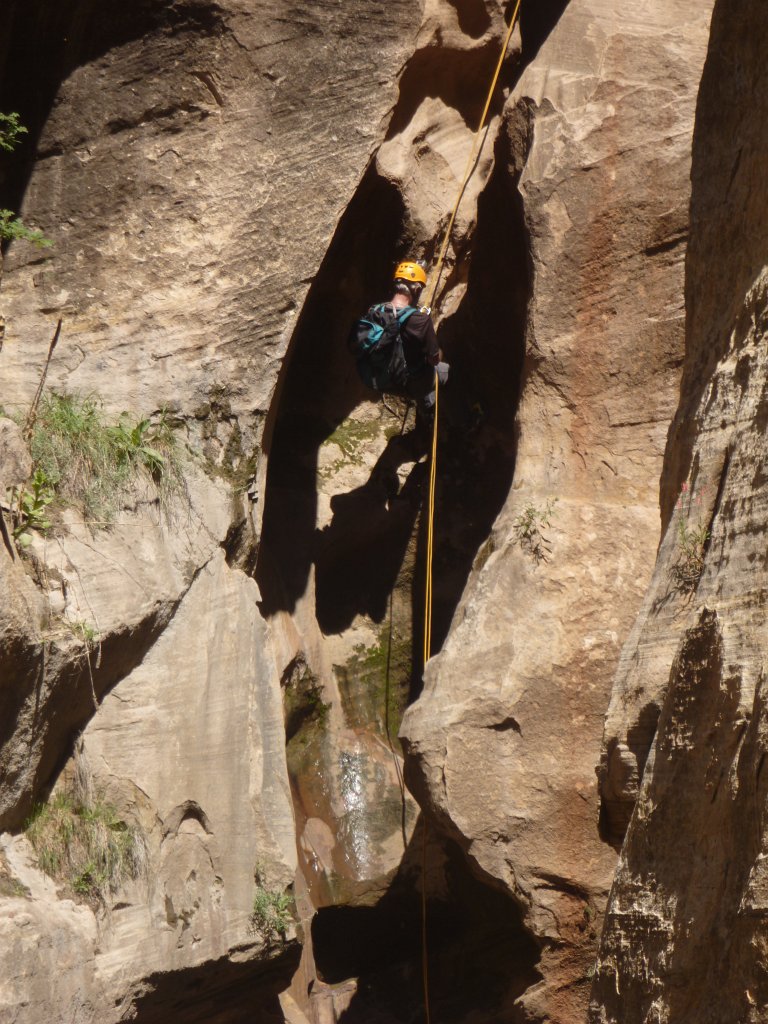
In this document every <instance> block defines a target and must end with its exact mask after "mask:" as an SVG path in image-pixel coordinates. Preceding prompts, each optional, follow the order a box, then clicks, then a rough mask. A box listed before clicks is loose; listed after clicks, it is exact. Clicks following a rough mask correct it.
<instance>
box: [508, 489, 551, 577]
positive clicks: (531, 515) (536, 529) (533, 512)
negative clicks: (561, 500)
mask: <svg viewBox="0 0 768 1024" xmlns="http://www.w3.org/2000/svg"><path fill="white" fill-rule="evenodd" d="M556 504H557V498H548V499H547V501H546V503H545V504H544V505H543V506H539V505H534V504H533V502H529V503H528V504H527V505H525V506H524V508H523V509H522V511H520V512H519V513H518V514H517V516H516V517H515V519H514V521H513V523H512V529H513V531H514V535H515V539H516V540H517V542H518V543H519V545H520V547H521V548H522V549H523V551H526V552H527V553H528V554H529V555H530V556H531V557H532V558H533V560H534V561H535V562H542V561H546V560H547V556H548V554H549V551H550V544H549V541H548V539H547V537H546V536H545V534H544V531H545V530H548V529H549V527H550V526H551V525H552V518H553V516H554V515H555V505H556Z"/></svg>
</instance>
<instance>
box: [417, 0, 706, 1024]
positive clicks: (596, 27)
mask: <svg viewBox="0 0 768 1024" xmlns="http://www.w3.org/2000/svg"><path fill="white" fill-rule="evenodd" d="M709 13H710V8H709V6H708V5H704V6H702V5H701V4H697V3H691V2H679V3H671V4H670V3H660V2H659V3H654V4H652V5H651V7H650V8H648V7H647V6H644V7H643V8H642V10H641V9H640V6H639V5H638V6H637V9H632V10H627V9H622V11H621V12H618V11H617V10H616V9H615V8H614V6H613V5H611V4H609V3H587V2H579V0H574V2H572V3H571V4H570V5H569V6H568V8H567V9H566V11H565V12H564V14H563V16H562V18H561V19H560V21H559V22H558V24H557V27H556V29H555V30H554V32H553V33H552V35H551V36H550V37H549V39H548V40H547V41H546V43H545V44H544V45H543V47H542V48H541V50H540V52H539V54H538V56H537V58H536V60H535V61H534V62H533V63H532V64H531V65H530V66H529V67H528V69H527V70H526V72H525V74H524V75H523V78H522V79H521V81H520V83H519V84H518V85H517V86H516V88H515V90H514V93H513V95H512V96H511V97H510V99H509V100H508V103H507V107H506V110H505V115H504V119H505V125H506V135H507V142H506V148H505V149H504V150H502V152H501V158H502V159H505V160H506V163H507V166H508V168H509V174H510V175H517V174H519V176H520V177H519V191H520V194H521V196H522V202H523V208H524V215H525V224H526V227H527V230H528V233H529V239H530V255H531V260H532V280H531V292H530V298H529V302H528V309H527V327H526V355H525V363H524V366H523V379H522V388H521V394H520V404H519V409H518V413H517V433H518V438H519V442H518V451H517V459H516V464H515V471H514V479H513V483H512V489H511V492H510V495H509V497H508V499H507V501H506V503H505V505H504V508H503V510H502V512H501V514H500V515H499V517H498V519H497V521H496V524H495V526H494V530H493V534H492V538H491V541H490V543H489V544H488V545H487V546H486V548H485V549H484V551H483V556H482V558H481V559H478V562H477V563H476V568H475V571H474V573H473V575H472V577H471V578H470V581H469V583H468V585H467V588H466V590H465V592H464V596H463V599H462V602H461V605H460V606H459V609H458V611H457V613H456V615H455V617H454V619H453V623H452V626H451V630H450V633H449V636H448V639H447V641H446V644H445V647H444V650H443V652H442V653H441V654H440V655H439V656H438V657H437V658H435V659H434V660H433V662H432V663H431V664H430V666H429V668H428V670H427V673H426V686H425V692H424V694H423V695H422V696H421V698H420V699H419V700H418V701H417V703H416V704H415V705H414V706H413V707H411V708H410V709H409V710H408V712H407V713H406V716H405V720H404V724H403V731H402V735H403V737H404V740H405V744H406V750H407V758H406V765H407V778H408V780H409V783H410V785H411V786H412V788H413V790H414V792H415V793H416V794H417V796H418V798H419V800H420V801H421V802H422V803H423V804H424V805H425V806H426V807H427V808H429V810H430V812H431V814H432V815H433V816H434V818H435V820H436V821H437V822H438V823H439V824H440V827H442V828H443V829H445V830H446V831H448V832H449V833H450V834H451V835H453V836H455V837H456V838H457V839H458V841H459V843H460V844H461V845H462V847H463V848H464V849H465V850H466V851H467V854H468V856H469V858H470V860H471V861H472V862H473V863H474V864H475V866H476V870H477V871H478V873H480V874H481V875H482V876H483V877H487V878H492V879H494V880H495V881H496V882H497V883H498V882H501V883H503V884H504V886H505V887H506V888H507V890H508V891H509V892H511V893H513V894H514V896H515V898H516V899H517V900H518V902H519V904H520V905H521V906H522V907H523V910H524V916H525V923H526V925H527V926H528V927H529V928H530V930H531V932H532V933H533V935H534V936H535V937H536V938H537V940H538V942H539V943H540V944H541V947H542V956H541V961H540V963H539V965H538V970H539V971H540V972H541V977H542V980H541V982H540V983H539V984H538V985H536V986H534V987H532V988H530V989H528V990H527V991H526V992H525V994H524V995H523V996H522V997H521V999H520V1002H521V1004H522V1005H523V1006H524V1007H525V1012H526V1013H527V1014H528V1015H530V1017H531V1019H548V1020H558V1021H571V1020H576V1019H580V1018H582V1017H583V1015H584V1013H585V1010H586V1002H587V996H588V990H589V977H590V976H591V968H590V963H591V960H592V958H593V956H594V949H595V946H596V941H597V934H598V929H599V917H600V914H601V913H602V908H603V906H604V902H605V899H606V896H607V891H608V888H609V886H610V883H611V879H612V874H613V869H614V864H615V854H614V853H613V851H612V850H611V849H610V847H609V846H607V845H605V844H604V843H603V842H602V841H601V838H600V836H599V834H598V829H597V816H598V806H597V800H596V790H595V777H594V771H595V765H596V763H597V761H598V758H599V745H600V737H601V732H602V724H603V714H604V711H605V708H606V706H607V703H608V698H609V694H610V687H611V680H612V677H613V674H614V672H615V669H616V665H617V661H618V658H619V653H620V650H621V645H622V643H623V642H624V640H625V638H626V636H627V634H628V632H629V630H630V627H631V624H632V621H633V617H634V615H635V613H636V611H637V608H638V607H639V605H640V602H641V599H642V594H643V591H644V587H645V584H646V582H647V580H648V579H649V577H650V573H651V569H652V565H653V559H654V555H655V549H656V545H657V542H658V479H659V473H660V469H661V462H662V455H663V450H664V441H665V437H666V432H667V428H668V424H669V421H670V418H671V416H672V414H673V412H674V408H675V404H676V401H677V387H678V382H679V367H680V363H681V359H682V353H683V318H684V309H683V257H684V252H685V241H686V237H687V231H688V203H689V196H690V184H689V169H690V147H691V137H692V129H693V116H694V105H695V98H696V93H697V88H698V82H699V78H700V75H701V68H702V65H703V61H704V56H705V48H706V40H707V31H708V22H709ZM498 158H499V157H497V159H498ZM510 398H512V396H510Z"/></svg>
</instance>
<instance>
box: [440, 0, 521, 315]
mask: <svg viewBox="0 0 768 1024" xmlns="http://www.w3.org/2000/svg"><path fill="white" fill-rule="evenodd" d="M520 3H521V0H517V3H516V4H515V9H514V11H513V12H512V20H511V21H510V23H509V28H508V29H507V35H506V37H505V39H504V46H503V47H502V49H501V53H500V54H499V62H498V64H497V65H496V71H495V73H494V76H493V80H492V81H491V87H490V89H489V90H488V97H487V99H486V101H485V106H484V107H483V113H482V115H481V117H480V123H479V124H478V126H477V131H476V132H475V138H474V141H473V143H472V149H471V151H470V154H469V157H468V158H467V166H466V167H465V168H464V174H463V175H462V179H461V185H460V186H459V191H458V195H457V196H456V202H455V203H454V206H453V210H452V211H451V218H450V220H449V221H448V227H447V228H446V231H445V236H444V238H443V244H442V245H441V246H440V255H439V256H438V257H437V263H436V264H435V270H434V278H433V280H434V284H433V285H432V289H431V291H430V293H429V301H428V302H427V305H428V306H432V305H434V302H435V296H436V295H437V286H438V284H439V283H440V274H441V273H442V269H443V263H444V261H445V254H446V253H447V251H448V243H449V241H450V239H451V232H452V231H453V224H454V221H455V220H456V214H457V213H458V212H459V205H460V204H461V200H462V198H463V196H464V190H465V189H466V187H467V183H468V182H469V179H470V177H471V176H472V170H473V164H474V161H475V159H476V157H477V148H478V143H479V141H480V133H481V132H482V130H483V126H484V125H485V118H486V115H487V114H488V110H489V108H490V106H491V100H492V99H493V91H494V89H495V88H496V83H497V82H498V80H499V75H500V73H501V66H502V64H503V63H504V58H505V56H506V55H507V49H508V47H509V41H510V39H511V38H512V33H513V31H514V29H515V24H516V23H517V18H518V15H519V14H520Z"/></svg>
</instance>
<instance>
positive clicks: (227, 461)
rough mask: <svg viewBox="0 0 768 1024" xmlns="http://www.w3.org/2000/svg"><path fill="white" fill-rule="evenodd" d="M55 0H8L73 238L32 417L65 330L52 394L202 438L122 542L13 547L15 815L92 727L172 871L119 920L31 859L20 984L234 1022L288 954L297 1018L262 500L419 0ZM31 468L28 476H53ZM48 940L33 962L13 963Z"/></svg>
mask: <svg viewBox="0 0 768 1024" xmlns="http://www.w3.org/2000/svg"><path fill="white" fill-rule="evenodd" d="M49 6H50V5H46V4H44V3H42V2H41V3H37V2H33V3H31V4H29V3H26V2H24V3H21V2H19V3H16V2H15V0H14V2H11V3H9V4H5V5H4V6H3V10H2V12H0V37H1V39H2V42H0V95H1V96H2V102H1V103H0V109H2V110H18V111H19V112H20V114H21V119H22V121H23V122H25V123H26V124H27V125H28V127H29V128H30V134H29V136H28V137H27V139H26V146H25V148H24V149H23V150H21V152H20V154H19V155H18V157H14V158H13V159H11V158H8V159H6V160H5V162H4V163H3V164H2V166H0V187H2V189H3V195H4V197H5V198H4V201H3V204H2V205H3V206H6V205H7V206H13V207H14V208H16V209H20V212H21V213H22V215H23V217H24V219H25V222H26V223H28V224H30V225H34V226H37V227H39V228H41V229H42V230H43V231H44V232H45V234H46V235H47V236H49V237H50V238H51V239H52V240H53V242H54V245H53V247H52V248H51V249H48V250H40V251H38V250H35V249H32V248H31V247H26V248H25V247H24V246H23V245H14V246H12V247H11V249H10V250H9V251H8V252H7V254H6V256H5V260H4V267H3V272H4V274H3V280H2V285H3V292H2V306H3V323H4V326H5V328H6V329H5V334H4V347H3V351H2V360H3V362H2V373H3V382H4V393H3V401H4V403H5V409H6V411H8V412H11V411H13V412H18V413H21V414H22V415H24V414H25V413H26V410H27V408H28V405H29V402H30V401H31V398H32V395H33V393H34V389H35V388H36V386H37V383H38V380H39V377H40V373H41V370H42V367H43V363H44V359H45V353H46V351H47V346H48V342H49V340H50V337H51V334H52V331H53V327H54V326H55V323H56V320H57V318H59V317H61V318H62V319H63V322H64V326H63V332H62V337H61V341H60V343H59V346H58V348H57V350H56V353H55V356H54V358H53V360H52V362H51V365H50V368H49V373H48V381H47V386H48V388H49V389H51V390H55V391H67V392H75V393H80V394H92V395H94V396H97V397H98V398H99V399H100V400H102V401H103V403H104V407H105V410H106V412H107V414H108V415H114V416H116V415H118V414H119V413H120V412H122V410H124V409H128V410H130V412H131V415H132V416H136V417H138V416H140V415H142V414H149V413H151V412H152V411H153V410H162V409H166V410H168V412H169V414H170V415H171V416H172V419H173V423H174V428H175V429H176V430H177V432H178V436H179V438H180V440H181V444H182V447H184V446H187V445H188V447H189V448H190V449H191V454H190V457H189V460H188V461H187V463H186V466H185V473H186V490H187V493H186V494H185V495H184V497H183V499H180V500H179V502H178V504H177V506H176V507H175V508H174V509H173V511H172V515H171V516H170V517H167V516H165V515H164V514H161V513H160V511H159V508H158V505H157V501H156V495H154V493H153V491H152V488H151V487H150V488H149V490H148V493H147V494H146V495H138V496H137V498H136V502H135V505H134V507H132V508H131V509H126V510H123V512H122V513H121V514H120V515H119V516H118V518H117V520H116V522H115V525H114V526H113V527H112V528H111V529H110V530H109V531H108V532H105V531H101V530H98V529H97V530H95V531H93V530H91V529H90V528H89V527H87V526H84V525H83V524H82V523H81V522H80V521H79V519H78V516H77V515H76V514H75V513H74V512H72V513H71V514H70V513H67V514H66V517H65V518H66V523H65V528H63V529H62V530H60V531H58V533H57V534H56V535H55V536H53V537H49V538H47V539H45V540H44V541H43V540H42V539H41V538H37V539H36V540H35V543H34V544H33V546H32V549H31V551H30V552H29V555H30V557H29V558H28V559H27V560H26V561H25V562H23V563H22V562H21V560H19V559H17V560H16V561H12V560H11V557H10V555H9V554H7V553H6V551H5V550H4V549H3V550H2V552H0V554H2V562H1V563H0V578H2V581H3V585H4V592H5V593H6V594H7V595H8V596H7V598H6V600H5V601H4V603H3V610H2V612H0V635H2V641H3V642H2V647H1V648H0V671H1V672H2V681H3V687H2V697H1V698H0V699H1V701H2V711H3V715H2V722H3V725H2V730H3V734H2V739H3V746H2V752H1V754H0V756H1V758H2V768H3V772H4V785H3V789H2V804H1V805H0V815H1V816H2V822H3V824H4V826H5V827H7V828H14V829H18V828H19V827H20V826H21V825H22V823H23V821H24V818H25V816H26V814H27V813H28V811H29V809H30V807H31V805H32V803H33V801H34V800H36V799H39V798H40V796H41V795H43V793H44V787H46V786H47V785H49V784H50V783H52V782H53V781H54V779H55V777H56V775H57V773H58V771H59V770H60V768H61V764H62V762H63V761H64V760H65V759H66V757H67V755H68V754H69V752H70V751H71V749H72V744H73V741H74V739H75V737H76V736H77V735H80V734H82V743H81V747H82V757H83V758H84V759H85V760H86V761H87V763H88V765H89V766H90V772H91V774H92V777H93V783H94V786H95V787H96V789H98V790H99V791H100V792H103V793H104V794H105V797H106V798H108V799H109V800H110V801H111V802H112V803H113V804H114V805H115V807H116V808H117V810H118V812H119V813H120V814H122V815H123V816H126V817H127V818H128V819H130V820H131V821H137V822H139V823H140V825H141V827H142V829H143V831H144V833H145V835H146V841H147V850H148V857H149V862H148V879H147V880H146V881H145V882H143V883H140V882H139V881H137V882H135V883H131V884H130V885H128V886H127V888H126V891H121V892H120V893H115V894H113V897H114V898H113V900H112V902H113V904H114V905H113V906H112V907H111V912H110V913H109V914H108V915H106V916H104V915H101V914H100V915H97V916H96V918H94V915H93V913H92V912H91V910H89V909H88V908H85V907H79V908H78V907H74V906H73V905H72V904H70V903H68V901H66V900H63V899H59V900H56V899H55V896H54V894H53V892H52V888H51V886H50V885H49V886H47V888H45V890H43V889H42V888H41V887H40V886H41V885H42V882H41V876H40V875H39V873H38V872H37V871H36V869H35V868H34V866H32V867H29V868H24V869H23V871H22V869H21V868H18V870H17V877H18V872H19V871H21V872H22V874H23V875H24V878H25V879H27V881H24V880H23V879H22V882H23V884H25V885H27V888H28V889H29V893H28V894H27V895H13V896H12V897H9V899H8V900H3V902H2V904H1V906H2V913H1V914H0V919H1V920H2V926H3V929H4V931H5V935H6V938H7V941H4V942H3V944H2V947H1V948H0V960H1V961H2V964H3V971H2V973H3V976H4V977H5V978H7V979H13V981H12V984H11V981H10V980H9V981H8V983H7V984H6V985H4V988H3V993H2V998H3V999H4V1000H5V1001H6V1005H12V1006H13V1007H14V1012H15V1013H16V1016H15V1017H14V1019H15V1020H17V1021H18V1022H20V1024H22V1022H25V1021H29V1022H36V1021H39V1020H41V1019H52V1020H53V1019H67V1020H69V1019H73V1020H77V1021H78V1024H79V1022H81V1021H82V1022H86V1021H90V1022H92V1021H96V1020H98V1021H99V1022H106V1021H108V1020H112V1019H118V1018H120V1017H121V1016H122V1015H124V1014H125V1013H128V1012H134V1010H135V1011H136V1012H140V1015H141V1019H143V1020H146V1021H150V1020H153V1019H159V1020H167V1019H169V1017H168V1014H169V1013H171V1012H176V1011H174V1010H172V1008H173V1007H178V1006H180V1005H187V1010H188V1013H189V1016H188V1019H189V1020H192V1019H196V1018H194V1017H193V1013H196V1012H197V1007H196V1005H195V999H196V997H195V996H194V995H190V993H193V994H194V993H198V995H199V993H202V992H213V993H215V1002H216V1003H217V1005H219V1006H220V1007H223V1010H226V1005H225V1004H226V1003H227V1000H228V999H232V1000H234V999H240V1000H241V1002H242V1005H245V1002H246V997H245V995H244V992H248V993H249V995H248V999H247V1003H248V1006H249V1007H251V1009H252V1008H253V1005H254V1004H253V992H257V993H258V992H259V991H261V989H260V988H259V986H262V981H261V980H260V978H261V976H260V975H259V970H260V969H261V968H259V965H260V964H261V965H262V966H264V965H266V967H267V968H268V975H269V977H268V978H267V979H266V980H265V981H264V982H263V986H262V987H263V988H264V992H265V993H267V995H265V997H264V1000H262V1002H263V1003H264V1006H263V1009H264V1013H265V1014H272V1013H275V1012H278V1011H277V1010H276V1009H275V1007H276V997H274V991H275V989H276V988H278V987H281V986H282V987H285V985H286V984H287V982H288V980H289V978H290V974H291V972H292V970H293V969H294V967H295V954H296V951H297V946H296V942H295V941H294V936H293V932H291V933H290V934H289V941H288V943H287V944H286V945H280V944H277V945H275V944H274V943H272V944H270V941H268V937H267V936H265V935H264V934H261V933H260V932H259V930H258V929H257V928H254V925H253V923H252V920H251V913H252V910H253V902H254V893H255V888H256V885H257V876H258V878H261V879H262V881H263V884H264V885H266V886H268V888H270V889H271V890H274V891H282V890H283V889H284V888H285V886H286V885H287V884H288V883H290V882H291V880H292V877H293V872H294V868H295V864H296V847H295V833H294V820H293V811H292V804H291V799H290V793H289V786H288V777H287V769H286V763H285V731H284V727H283V719H282V704H281V694H280V685H279V678H280V672H281V670H282V667H283V666H282V665H278V664H276V661H275V658H274V652H273V647H272V638H271V633H270V630H269V629H268V627H267V625H266V623H265V621H264V619H263V617H262V615H261V613H260V610H259V600H260V595H259V592H258V588H257V586H256V584H255V583H254V581H253V580H252V579H251V578H249V577H248V576H247V575H246V573H245V572H243V571H242V570H241V568H239V567H238V566H239V564H240V562H242V563H243V564H244V563H248V562H251V561H252V560H253V558H254V557H255V556H254V550H255V542H254V529H255V530H256V531H258V520H259V518H260V514H261V505H260V504H258V503H257V504H256V505H255V508H252V509H251V510H250V511H251V512H252V513H253V514H252V515H249V514H248V510H244V504H243V503H244V498H243V496H242V495H241V493H240V491H241V490H242V486H241V485H242V483H243V481H244V480H245V479H246V478H250V477H252V476H253V475H254V474H256V475H258V473H259V459H260V450H261V443H262V440H263V431H264V423H265V417H266V413H267V411H268V409H269V408H270V404H271V402H272V398H273V394H274V391H275V387H276V382H277V378H278V373H279V370H280V367H281V364H282V360H283V358H284V356H285V354H286V349H287V347H288V343H289V340H290V338H291V335H292V333H293V331H294V328H295V324H296V315H297V311H298V310H299V309H300V307H301V305H302V303H303V301H304V298H305V296H306V293H307V289H308V286H309V283H310V281H311V280H312V278H313V276H314V275H315V273H316V272H317V270H318V267H319V265H320V263H321V261H322V258H323V256H324V254H325V251H326V250H327V248H328V245H329V243H330V241H331V238H332V236H333V233H334V231H335V229H336V226H337V222H338V219H339V217H340V215H341V213H342V212H343V210H344V208H345V207H346V205H347V203H348V202H349V200H350V198H351V196H352V194H353V192H354V190H355V188H356V187H357V185H358V183H359V181H360V179H361V178H362V176H363V174H364V171H365V168H366V166H367V164H368V163H369V160H370V158H371V155H372V152H373V150H374V148H375V146H376V145H377V144H378V143H379V142H380V141H381V137H382V135H383V131H384V128H385V125H386V119H387V116H388V114H389V111H390V109H391V106H392V103H393V101H394V98H395V95H396V80H397V75H398V73H399V70H400V68H401V66H402V64H403V62H404V60H405V57H406V55H407V54H408V53H409V52H410V51H411V49H412V45H413V34H414V33H415V31H416V29H417V27H418V25H417V23H416V22H417V19H416V22H415V21H414V19H413V9H412V6H411V5H406V4H405V3H403V2H400V0H397V2H395V3H394V4H389V5H387V7H386V9H385V8H383V7H380V6H375V7H374V8H372V7H371V5H369V4H351V5H350V4H344V5H341V6H330V7H325V8H322V9H317V10H316V9H314V8H312V9H309V8H307V9H306V10H302V11H298V10H292V11H291V12H290V13H289V15H288V14H287V12H286V11H285V9H284V5H282V4H279V3H271V2H268V0H267V2H260V3H258V4H254V3H252V2H240V0H227V2H224V3H206V2H197V0H139V2H137V3H136V4H132V5H128V7H126V6H125V5H122V4H118V3H107V4H105V5H102V6H101V8H100V10H99V13H98V15H95V14H94V13H93V12H92V11H91V10H90V5H89V4H88V3H84V2H80V0H66V2H64V3H63V4H60V5H57V6H56V9H55V10H53V9H49ZM372 35H373V36H375V37H377V38H378V39H379V43H378V44H377V59H378V61H379V64H380V69H379V70H378V71H374V72H373V73H372V71H371V62H370V59H369V52H370V46H369V41H370V38H371V37H372ZM33 65H34V67H35V68H36V69H37V70H36V71H35V72H34V73H33V72H32V67H33ZM33 154H34V155H33ZM11 395H12V396H13V398H12V399H11V397H10V396H11ZM2 422H7V421H2ZM9 429H10V428H9ZM5 437H6V434H5V433H4V434H3V438H4V439H5ZM3 443H4V441H3ZM3 450H6V449H5V448H4V449H3ZM22 454H24V456H25V453H23V452H22ZM25 457H26V456H25ZM17 461H18V460H17ZM12 463H13V460H12V459H10V458H7V459H4V462H3V466H2V469H1V470H0V477H1V478H2V479H3V483H4V484H13V483H15V482H17V481H16V477H17V476H18V475H19V472H21V473H22V475H23V476H26V471H25V470H24V468H23V467H21V469H19V467H18V466H15V465H14V464H12ZM238 474H239V475H238ZM233 480H236V484H237V488H238V493H237V494H235V495H233V482H232V481H233ZM252 493H253V496H254V497H256V496H257V495H258V494H259V493H263V486H262V487H261V491H260V486H259V484H258V483H257V484H256V485H255V486H254V487H253V488H252ZM242 538H244V540H243V542H242V544H240V540H241V539H242ZM241 555H242V558H241V557H240V556H241ZM225 556H226V557H225ZM230 563H231V564H230ZM78 623H87V624H88V627H89V628H92V629H93V630H94V632H95V634H96V635H97V637H98V644H97V645H94V646H93V648H91V647H90V646H89V644H87V643H84V642H83V641H82V639H79V638H78V637H77V635H76V629H75V632H73V627H76V626H77V624H78ZM278 653H279V652H278ZM95 702H98V705H99V706H98V709H96V708H95ZM19 841H20V840H19ZM14 863H16V862H14ZM19 863H20V862H19ZM61 895H63V894H60V896H61ZM49 905H53V906H55V907H56V909H55V911H53V912H52V919H54V918H56V919H58V917H57V915H59V916H62V915H63V916H62V920H63V921H64V920H65V919H66V920H65V923H63V924H62V927H61V929H60V934H59V938H58V939H57V940H56V943H58V945H57V946H56V948H58V949H59V950H60V951H63V952H62V953H61V955H62V956H64V955H65V953H66V958H67V963H68V964H71V965H72V968H71V972H70V973H69V974H66V975H65V974H62V978H63V979H65V982H64V983H62V984H61V985H60V986H59V987H58V988H57V989H55V990H52V989H51V988H50V986H48V987H47V988H46V987H45V986H42V985H41V982H40V980H39V979H40V977H41V976H48V977H51V976H52V974H53V972H52V971H51V970H49V969H48V968H47V967H46V964H47V961H46V959H45V957H46V956H47V955H48V954H47V953H46V952H45V951H46V950H47V949H48V948H49V946H50V942H49V941H48V939H46V938H45V936H44V934H43V932H44V922H45V919H46V913H47V909H46V908H47V907H48V906H49ZM84 919H87V923H86V926H85V927H83V926H82V925H83V920H84ZM28 925H29V928H28V930H27V931H26V932H25V931H24V929H25V928H27V926H28ZM33 934H34V935H37V936H39V941H37V942H36V945H37V947H38V955H37V959H36V960H34V964H36V965H37V966H36V968H35V971H34V972H33V971H32V970H30V972H28V973H24V972H19V971H17V970H16V969H15V968H13V969H12V966H11V965H12V962H13V960H14V958H15V956H16V953H15V952H14V951H17V950H18V945H17V940H19V941H20V939H19V937H23V936H24V935H27V936H31V935H33ZM70 939H71V941H70ZM65 947H66V948H65ZM70 947H71V948H70ZM51 955H52V956H53V955H54V954H51ZM31 962H32V961H31ZM211 965H213V966H211ZM254 965H255V966H254ZM208 968H210V969H209V970H207V969H208ZM257 968H258V969H257ZM206 970H207V974H206ZM70 974H71V975H72V976H73V977H74V976H75V975H76V981H75V982H73V983H72V984H70V983H69V981H68V980H66V979H68V978H69V977H70ZM249 986H250V989H249ZM254 986H255V988H254ZM73 988H76V989H77V990H78V991H79V992H80V993H81V995H80V997H78V998H79V1001H77V1000H75V999H74V997H73V995H72V992H73ZM273 1004H274V1005H273ZM257 1005H259V1006H261V1003H258V1004H257ZM132 1008H133V1009H132ZM137 1008H138V1009H137ZM164 1008H165V1009H164ZM238 1012H239V1011H238Z"/></svg>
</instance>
